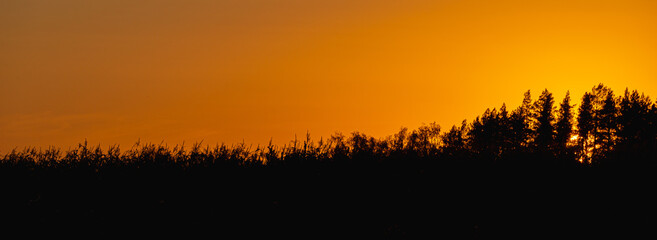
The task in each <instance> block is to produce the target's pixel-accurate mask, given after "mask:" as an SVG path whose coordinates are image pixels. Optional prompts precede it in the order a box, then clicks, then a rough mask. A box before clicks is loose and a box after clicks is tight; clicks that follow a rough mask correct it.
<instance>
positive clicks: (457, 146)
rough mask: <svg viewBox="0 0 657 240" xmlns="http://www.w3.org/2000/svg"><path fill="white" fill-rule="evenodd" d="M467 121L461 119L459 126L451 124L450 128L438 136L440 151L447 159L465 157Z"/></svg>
mask: <svg viewBox="0 0 657 240" xmlns="http://www.w3.org/2000/svg"><path fill="white" fill-rule="evenodd" d="M467 134H468V122H467V121H466V120H463V122H462V123H461V126H460V127H457V126H456V125H454V126H452V129H450V130H449V131H447V132H445V133H444V134H442V135H441V136H440V139H441V141H442V143H443V144H442V146H441V149H440V150H441V153H442V155H443V156H445V157H446V158H448V159H452V160H454V159H466V158H467V157H468V155H467V136H466V135H467Z"/></svg>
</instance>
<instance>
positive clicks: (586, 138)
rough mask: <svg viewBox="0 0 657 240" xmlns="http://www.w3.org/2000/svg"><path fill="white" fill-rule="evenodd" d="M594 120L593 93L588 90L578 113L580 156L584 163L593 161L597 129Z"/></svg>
mask: <svg viewBox="0 0 657 240" xmlns="http://www.w3.org/2000/svg"><path fill="white" fill-rule="evenodd" d="M594 124H595V122H594V121H593V95H591V94H590V93H588V92H586V93H584V96H583V97H582V103H581V104H580V105H579V114H578V115H577V134H578V139H577V140H578V141H577V142H578V145H579V158H580V160H581V161H582V163H583V164H584V165H586V164H590V163H591V157H592V156H591V155H592V152H591V148H592V147H591V145H592V143H593V141H592V140H591V138H593V134H592V133H593V131H594V129H595V125H594Z"/></svg>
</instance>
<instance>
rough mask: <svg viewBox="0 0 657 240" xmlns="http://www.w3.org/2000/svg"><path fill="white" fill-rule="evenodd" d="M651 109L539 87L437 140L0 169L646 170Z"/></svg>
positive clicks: (221, 150) (411, 136)
mask: <svg viewBox="0 0 657 240" xmlns="http://www.w3.org/2000/svg"><path fill="white" fill-rule="evenodd" d="M656 139H657V104H656V103H653V102H652V100H651V99H650V98H649V97H648V96H646V95H644V94H643V93H641V94H640V93H639V92H638V91H637V90H633V91H629V90H628V89H626V90H625V92H624V94H622V95H618V96H617V95H616V94H615V93H614V92H613V91H612V90H611V89H610V88H609V87H607V86H604V85H603V84H599V85H597V86H594V87H593V88H592V89H591V91H589V92H586V93H584V96H583V97H582V99H581V102H580V103H579V104H573V103H572V100H571V97H570V93H567V94H566V96H565V98H564V99H563V100H562V101H561V103H559V104H558V105H556V104H555V99H554V97H553V96H552V93H551V92H549V91H548V90H547V89H546V90H544V91H543V92H542V93H541V94H540V95H539V97H538V99H536V100H533V99H532V97H531V93H530V91H529V90H528V91H527V92H525V94H524V98H523V99H522V102H521V104H520V106H519V107H518V108H516V109H514V110H512V111H509V110H507V107H506V105H505V104H503V105H502V106H501V107H500V108H499V109H497V108H493V109H492V110H491V109H486V111H485V112H484V113H483V114H482V115H481V116H477V117H476V118H475V119H474V120H473V121H471V122H470V123H468V122H467V121H466V120H464V121H463V122H462V123H461V124H460V126H456V125H455V126H453V127H452V128H451V129H449V130H447V131H445V132H441V127H440V126H439V125H438V124H436V123H431V124H428V125H423V126H421V127H419V128H418V129H414V130H409V129H408V128H401V129H400V130H399V132H397V133H396V134H394V135H391V136H388V137H386V138H382V139H376V138H374V137H371V136H368V135H366V134H364V133H361V132H353V133H351V134H350V135H348V136H345V135H343V134H341V133H336V134H334V135H332V136H331V137H330V138H328V139H320V140H319V141H314V140H313V139H311V137H310V135H309V134H307V135H306V138H305V139H304V140H303V141H299V140H298V139H296V138H295V140H294V141H292V142H291V143H290V144H287V145H284V146H276V145H273V144H272V143H271V142H270V143H269V145H267V146H256V147H253V146H249V145H246V144H239V145H233V146H227V145H225V144H221V145H216V146H214V147H210V146H207V145H206V146H202V145H201V143H196V144H193V145H192V147H191V148H185V146H184V145H183V146H174V147H173V148H170V147H168V146H166V145H162V144H160V145H156V144H141V143H139V142H138V143H137V144H135V145H134V146H133V147H132V148H131V149H129V150H127V151H124V152H121V150H120V149H119V147H118V146H110V147H109V149H107V150H106V151H103V150H102V149H101V148H100V146H95V147H93V146H88V145H87V143H86V142H85V143H84V144H80V145H79V146H78V148H76V149H72V150H68V151H61V150H60V149H57V148H48V149H46V150H43V151H42V150H40V149H39V150H37V149H36V148H25V149H24V150H22V151H18V150H16V149H14V150H13V151H11V152H10V153H7V154H5V155H4V156H3V158H2V160H3V161H2V162H3V164H5V165H13V164H37V165H47V166H56V165H60V166H66V165H74V164H82V165H88V166H92V165H93V166H102V165H107V164H120V165H131V164H137V165H139V164H147V165H148V164H150V165H153V164H165V165H167V164H168V165H172V164H174V165H180V166H183V167H189V166H210V165H212V166H218V165H222V166H265V165H270V166H276V165H295V164H313V163H330V162H344V161H349V160H358V162H369V163H372V162H384V161H394V160H400V161H402V159H404V160H405V161H418V160H430V161H441V160H444V161H467V162H471V163H474V164H501V165H507V164H518V165H537V164H538V165H558V166H603V165H610V164H611V165H624V166H640V167H643V166H654V165H655V163H656V161H655V159H656V156H657V155H656V154H655V149H656V148H657V140H656Z"/></svg>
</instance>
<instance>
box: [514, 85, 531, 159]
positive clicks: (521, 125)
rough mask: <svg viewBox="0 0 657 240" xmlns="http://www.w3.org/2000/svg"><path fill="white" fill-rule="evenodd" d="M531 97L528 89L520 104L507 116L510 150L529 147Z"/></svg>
mask: <svg viewBox="0 0 657 240" xmlns="http://www.w3.org/2000/svg"><path fill="white" fill-rule="evenodd" d="M531 103H532V98H531V93H530V91H529V90H527V92H525V95H524V98H523V100H522V104H521V105H520V107H518V108H517V109H516V110H514V111H513V112H512V113H511V117H510V118H509V127H510V137H509V139H510V142H511V143H512V145H511V150H512V151H520V150H524V149H526V148H527V147H529V144H530V141H531V125H532V124H531V122H530V121H531V119H530V118H531V112H532V105H531Z"/></svg>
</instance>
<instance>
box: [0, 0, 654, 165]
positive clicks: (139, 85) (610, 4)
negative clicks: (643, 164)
mask: <svg viewBox="0 0 657 240" xmlns="http://www.w3.org/2000/svg"><path fill="white" fill-rule="evenodd" d="M598 83H604V84H605V85H608V86H610V87H611V88H612V89H613V90H615V91H616V93H617V94H621V93H622V92H623V90H624V89H625V88H626V87H628V88H630V89H638V90H640V91H643V92H645V93H646V94H648V95H650V96H651V97H652V99H653V100H654V99H655V97H657V1H654V0H642V1H638V0H635V1H633V0H619V1H606V0H566V1H561V0H548V1H529V0H518V1H506V0H496V1H475V0H471V1H469V0H444V1H439V0H433V1H429V0H403V1H400V0H395V1H393V0H185V1H173V0H141V1H127V0H126V1H124V0H94V1H89V0H57V1H51V0H2V1H0V153H6V152H8V151H10V150H11V149H13V148H15V147H17V148H18V149H22V148H23V147H25V146H35V147H47V146H49V145H53V146H57V147H62V148H64V149H66V148H68V147H70V146H76V145H77V143H79V142H83V141H84V140H85V139H88V141H89V143H90V144H93V145H96V144H101V146H102V147H103V148H106V147H107V146H108V145H110V144H115V143H116V144H120V146H121V148H122V149H124V150H125V149H128V148H130V146H132V144H133V143H135V142H136V141H137V139H141V141H142V142H152V143H160V142H164V143H167V144H169V145H175V144H180V143H182V142H183V141H185V142H186V143H187V144H189V143H193V142H196V141H200V140H204V143H206V144H211V145H214V144H216V143H222V142H223V143H226V144H229V145H230V144H235V143H241V142H242V141H244V142H245V143H247V144H266V143H267V142H268V141H269V140H270V138H271V139H273V142H274V143H277V144H285V143H288V142H289V141H290V140H292V139H294V136H295V134H296V135H298V136H299V137H300V138H302V137H303V136H304V135H305V134H306V131H308V132H310V134H311V135H312V136H313V138H315V139H319V137H328V136H330V135H331V134H332V133H335V132H336V131H338V132H342V133H344V134H348V133H350V132H353V131H361V132H364V133H367V134H369V135H372V136H374V137H384V136H387V135H390V134H394V133H395V132H396V131H397V130H398V129H399V128H400V127H402V126H405V127H409V128H416V127H418V126H420V125H421V124H422V123H430V122H434V121H435V122H437V123H438V124H440V125H441V126H442V127H443V129H448V128H449V127H451V126H452V125H454V124H460V122H461V121H462V120H463V119H468V120H472V119H473V118H474V117H475V116H477V115H480V114H481V113H483V111H484V110H485V109H486V108H489V107H490V108H492V107H498V108H499V106H501V105H502V103H506V104H507V106H508V107H509V108H515V107H517V106H518V105H519V104H520V102H521V100H522V96H523V93H524V92H525V91H526V90H528V89H530V90H531V91H532V93H533V97H534V99H536V97H537V96H538V95H539V94H540V91H542V90H543V89H545V88H547V89H548V90H550V91H551V92H553V93H554V95H555V98H556V102H557V103H558V102H560V101H561V99H562V98H563V96H564V95H565V93H566V91H567V90H570V91H571V96H572V97H573V102H574V103H579V101H580V98H581V96H582V94H583V93H584V91H588V90H590V89H591V87H593V86H594V85H595V84H598Z"/></svg>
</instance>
